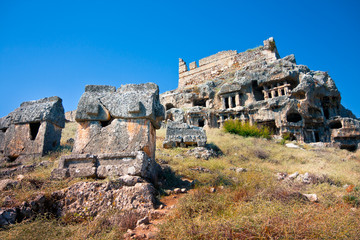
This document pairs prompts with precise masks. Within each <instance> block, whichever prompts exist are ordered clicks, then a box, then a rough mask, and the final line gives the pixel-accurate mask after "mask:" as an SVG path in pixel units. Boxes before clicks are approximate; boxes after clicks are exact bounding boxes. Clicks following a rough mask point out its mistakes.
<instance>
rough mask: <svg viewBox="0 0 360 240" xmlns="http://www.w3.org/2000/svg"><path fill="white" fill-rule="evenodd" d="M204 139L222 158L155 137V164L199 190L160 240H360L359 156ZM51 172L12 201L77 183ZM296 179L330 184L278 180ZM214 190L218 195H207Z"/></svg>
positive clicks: (41, 235)
mask: <svg viewBox="0 0 360 240" xmlns="http://www.w3.org/2000/svg"><path fill="white" fill-rule="evenodd" d="M74 132H75V126H74V125H71V124H70V125H69V124H67V126H66V129H65V131H64V135H63V136H64V137H63V139H62V141H61V142H62V144H63V146H65V144H66V139H68V138H70V137H72V138H74ZM207 135H208V143H209V144H211V145H212V146H213V147H218V148H219V149H220V150H221V151H222V152H223V155H222V156H220V157H219V158H211V159H209V160H201V159H197V158H195V157H188V156H187V155H186V152H187V151H188V150H189V149H181V148H177V149H163V148H162V141H163V140H164V137H165V130H164V129H161V130H159V131H157V153H156V154H157V159H158V161H159V162H162V163H167V165H168V166H169V167H170V168H171V169H172V171H174V172H175V174H176V175H177V176H178V177H184V178H188V179H196V180H197V185H196V186H195V190H193V191H192V192H191V193H189V194H187V195H186V196H185V197H183V198H182V199H181V200H180V202H179V203H178V205H177V207H176V208H175V209H174V210H173V212H172V214H171V215H170V216H168V218H167V219H166V221H164V223H163V224H162V225H161V226H160V231H159V235H158V238H159V239H358V236H360V208H359V201H360V193H359V192H360V189H359V187H360V151H357V152H355V153H352V152H348V151H346V150H338V149H332V148H325V149H316V148H312V147H311V146H309V145H306V144H304V145H302V147H303V149H291V148H286V147H285V146H284V145H281V144H280V143H277V142H276V141H274V140H266V139H262V138H251V137H250V138H244V137H241V136H237V135H233V134H229V133H225V132H224V131H223V130H220V129H210V130H207ZM68 153H69V150H68V148H65V147H63V148H62V150H61V152H60V153H59V152H58V153H53V154H52V155H50V157H48V158H47V159H49V160H50V161H52V162H54V161H56V159H57V158H58V157H59V155H60V154H68ZM40 160H44V159H40ZM40 160H39V161H40ZM231 168H246V169H247V172H239V173H238V172H236V171H233V170H231ZM197 169H202V171H199V170H197ZM51 170H52V167H50V168H46V169H38V170H36V171H35V172H33V173H31V174H28V175H27V176H25V177H26V178H25V179H26V181H24V183H21V185H20V186H19V187H18V188H16V189H15V190H14V191H13V192H12V194H13V195H14V196H16V198H17V199H18V201H19V202H20V201H22V200H24V199H26V198H27V197H28V196H30V195H31V194H33V193H34V192H36V191H43V192H48V193H50V192H51V191H54V190H57V189H61V188H64V187H66V186H69V185H70V184H73V183H74V182H75V181H79V179H77V180H67V181H62V182H51V181H49V176H50V172H51ZM296 171H297V172H299V173H300V174H304V173H306V172H308V173H310V174H317V175H322V176H326V179H327V180H326V181H324V182H323V183H318V184H300V183H285V182H281V181H278V180H277V178H276V173H278V172H286V173H290V174H291V173H293V172H296ZM176 179H177V178H176V176H175V177H174V176H173V175H171V174H169V176H168V177H167V180H168V181H174V182H175V185H176ZM33 180H36V181H37V182H41V184H40V188H36V187H32V185H31V182H32V181H33ZM169 185H171V184H168V185H166V184H165V185H164V186H169ZM173 185H174V184H173ZM344 185H348V186H347V187H344ZM211 187H214V188H215V189H216V192H215V193H212V192H210V191H209V189H210V188H211ZM299 192H300V193H315V194H317V196H318V198H319V202H318V203H311V202H308V201H305V200H304V199H303V198H301V197H300V196H299V194H297V193H299ZM116 216H123V217H116ZM114 218H115V219H114ZM131 219H132V216H131V215H126V214H125V215H124V213H121V212H117V213H114V212H112V213H109V214H108V215H107V216H104V217H101V218H96V219H95V220H84V221H82V222H81V223H75V222H73V221H65V220H66V219H54V218H52V217H39V218H38V219H36V220H32V221H26V222H23V223H20V224H16V225H13V226H10V227H9V228H7V229H4V230H2V231H0V239H119V238H121V237H122V234H123V233H124V231H125V230H126V228H128V227H129V228H131V227H133V226H131V225H132V223H133V221H131Z"/></svg>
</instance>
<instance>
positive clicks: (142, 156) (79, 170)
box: [53, 83, 164, 181]
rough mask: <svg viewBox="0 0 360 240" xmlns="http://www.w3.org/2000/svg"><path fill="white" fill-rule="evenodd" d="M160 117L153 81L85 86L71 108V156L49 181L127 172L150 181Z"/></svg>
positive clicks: (119, 174)
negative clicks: (73, 127)
mask: <svg viewBox="0 0 360 240" xmlns="http://www.w3.org/2000/svg"><path fill="white" fill-rule="evenodd" d="M163 118H164V107H163V106H162V105H161V104H160V101H159V88H158V86H157V85H156V84H154V83H146V84H139V85H136V84H128V85H123V86H121V87H120V88H118V89H116V88H115V87H112V86H98V85H88V86H86V87H85V93H84V94H83V95H82V96H81V98H80V100H79V104H78V108H77V110H76V117H75V119H76V121H77V123H78V124H79V125H78V129H77V133H76V139H75V143H74V148H73V153H74V154H73V155H70V156H66V157H62V159H61V161H60V164H59V168H58V169H56V170H54V172H53V178H56V179H58V178H63V177H100V178H104V177H108V176H112V177H115V176H122V175H124V174H129V175H136V176H141V177H144V178H147V179H149V180H151V181H154V180H155V178H156V171H157V169H158V168H157V164H156V163H155V141H156V134H155V130H156V129H158V128H160V125H161V121H162V120H163Z"/></svg>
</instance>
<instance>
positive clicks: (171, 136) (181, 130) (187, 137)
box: [163, 121, 207, 148]
mask: <svg viewBox="0 0 360 240" xmlns="http://www.w3.org/2000/svg"><path fill="white" fill-rule="evenodd" d="M206 141H207V138H206V132H205V130H204V129H203V128H201V127H196V126H190V125H188V124H186V123H179V122H172V121H168V123H167V126H166V137H165V140H164V142H163V146H164V148H173V147H187V146H198V147H204V146H205V145H206Z"/></svg>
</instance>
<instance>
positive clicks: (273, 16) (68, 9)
mask: <svg viewBox="0 0 360 240" xmlns="http://www.w3.org/2000/svg"><path fill="white" fill-rule="evenodd" d="M359 12H360V1H347V0H342V1H318V0H317V1H313V0H312V1H289V0H287V1H274V0H273V1H268V0H266V1H227V0H222V1H169V0H167V1H91V0H86V1H76V0H73V1H63V0H62V1H49V0H47V1H36V0H33V1H16V0H11V1H10V0H0V86H1V92H0V117H1V116H5V115H7V114H8V113H9V112H11V111H12V110H14V109H15V108H17V107H18V106H19V105H20V103H21V102H23V101H28V100H35V99H39V98H43V97H48V96H54V95H56V96H59V97H61V98H62V99H63V104H64V107H65V110H66V111H69V110H74V109H76V106H77V103H78V100H79V98H80V96H81V94H82V93H83V92H84V87H85V85H86V84H107V85H113V86H116V87H119V86H120V85H122V84H126V83H143V82H154V83H157V84H158V85H159V86H160V92H164V91H168V90H172V89H175V88H176V87H177V81H178V58H179V57H181V58H183V59H184V60H185V61H186V62H187V63H189V62H191V61H194V60H198V59H200V58H203V57H206V56H209V55H211V54H215V53H217V52H218V51H222V50H238V51H245V50H246V49H249V48H254V47H257V46H259V45H262V41H263V40H264V39H267V38H269V37H271V36H273V37H274V38H275V40H276V43H277V47H278V50H279V53H280V55H281V57H284V56H286V55H289V54H292V53H294V54H295V57H296V59H297V63H298V64H305V65H308V66H309V67H310V69H312V70H323V71H329V73H330V76H331V77H332V78H333V79H334V80H335V83H336V85H337V87H338V89H339V90H340V92H341V94H342V104H343V105H344V106H345V107H347V108H349V109H350V110H352V111H353V112H354V113H355V114H356V115H357V116H358V117H359V116H360V106H359V104H358V102H359V96H360V92H359V90H360V73H359V57H360V44H359V39H360V13H359Z"/></svg>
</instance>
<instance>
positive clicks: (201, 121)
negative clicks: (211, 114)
mask: <svg viewBox="0 0 360 240" xmlns="http://www.w3.org/2000/svg"><path fill="white" fill-rule="evenodd" d="M198 125H199V127H204V126H205V121H204V119H199V121H198Z"/></svg>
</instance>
